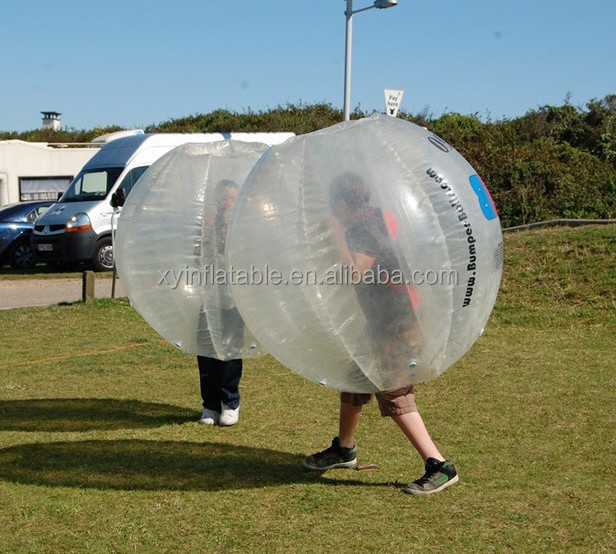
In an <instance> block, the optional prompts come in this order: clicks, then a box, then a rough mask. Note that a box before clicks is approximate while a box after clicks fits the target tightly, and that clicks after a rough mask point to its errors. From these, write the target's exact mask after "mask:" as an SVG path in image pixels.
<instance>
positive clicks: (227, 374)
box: [197, 356, 242, 412]
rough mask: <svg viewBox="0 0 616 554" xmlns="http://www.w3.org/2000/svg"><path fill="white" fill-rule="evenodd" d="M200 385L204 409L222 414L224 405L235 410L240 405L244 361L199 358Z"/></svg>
mask: <svg viewBox="0 0 616 554" xmlns="http://www.w3.org/2000/svg"><path fill="white" fill-rule="evenodd" d="M197 363H198V364H199V383H200V386H201V398H202V399H203V407H204V408H207V409H208V410H214V411H215V412H220V411H221V410H222V404H225V405H226V406H227V407H228V408H230V409H232V410H235V408H237V407H238V406H239V405H240V390H239V385H240V379H241V377H242V360H241V359H238V360H228V361H226V362H225V361H222V360H217V359H216V358H208V357H206V356H197Z"/></svg>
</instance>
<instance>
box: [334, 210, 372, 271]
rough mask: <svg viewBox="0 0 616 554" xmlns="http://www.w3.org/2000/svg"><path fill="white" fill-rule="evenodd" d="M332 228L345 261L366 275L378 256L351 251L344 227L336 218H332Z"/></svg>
mask: <svg viewBox="0 0 616 554" xmlns="http://www.w3.org/2000/svg"><path fill="white" fill-rule="evenodd" d="M332 229H333V234H334V240H335V242H336V246H337V247H338V250H340V252H341V253H342V258H343V260H344V263H345V264H346V265H348V266H351V267H352V268H353V269H355V270H357V271H359V272H360V273H361V275H362V277H364V276H365V273H366V272H367V271H369V270H370V269H372V266H373V265H374V260H375V259H376V257H375V256H374V255H372V254H368V253H365V252H351V250H350V249H349V246H348V244H347V242H346V240H344V233H343V232H342V228H341V227H340V224H339V223H338V221H336V220H335V219H332Z"/></svg>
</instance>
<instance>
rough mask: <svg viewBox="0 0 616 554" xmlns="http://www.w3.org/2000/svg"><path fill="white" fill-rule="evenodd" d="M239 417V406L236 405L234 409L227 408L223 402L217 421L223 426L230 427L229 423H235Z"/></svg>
mask: <svg viewBox="0 0 616 554" xmlns="http://www.w3.org/2000/svg"><path fill="white" fill-rule="evenodd" d="M239 419H240V407H239V406H238V407H237V408H235V410H232V409H231V408H228V407H227V406H226V405H225V404H223V405H222V413H221V414H220V419H219V421H218V424H219V425H222V426H223V427H230V426H231V425H235V424H236V423H237V422H238V420H239Z"/></svg>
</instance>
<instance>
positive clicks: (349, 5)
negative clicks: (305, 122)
mask: <svg viewBox="0 0 616 554" xmlns="http://www.w3.org/2000/svg"><path fill="white" fill-rule="evenodd" d="M397 4H398V0H389V1H388V0H375V1H374V3H373V4H372V6H368V7H366V8H360V9H359V10H355V11H353V0H346V11H345V12H344V13H345V15H346V48H345V51H344V120H345V121H348V120H349V119H351V107H350V106H351V49H352V41H353V14H356V13H359V12H365V11H366V10H371V9H372V8H377V9H379V10H383V9H385V8H393V7H394V6H396V5H397Z"/></svg>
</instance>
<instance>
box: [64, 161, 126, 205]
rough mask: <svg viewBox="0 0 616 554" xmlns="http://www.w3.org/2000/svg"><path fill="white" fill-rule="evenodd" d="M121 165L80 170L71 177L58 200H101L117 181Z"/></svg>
mask: <svg viewBox="0 0 616 554" xmlns="http://www.w3.org/2000/svg"><path fill="white" fill-rule="evenodd" d="M122 169H123V168H121V167H107V168H101V169H91V170H88V171H82V172H81V173H79V175H77V177H75V178H74V179H73V181H72V182H71V184H70V185H69V186H68V188H67V189H66V192H65V193H64V194H63V195H62V199H61V200H60V202H83V201H84V200H102V199H103V198H105V196H107V193H108V192H109V191H110V190H111V187H113V185H114V183H115V182H116V181H117V179H118V177H119V176H120V173H122Z"/></svg>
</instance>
